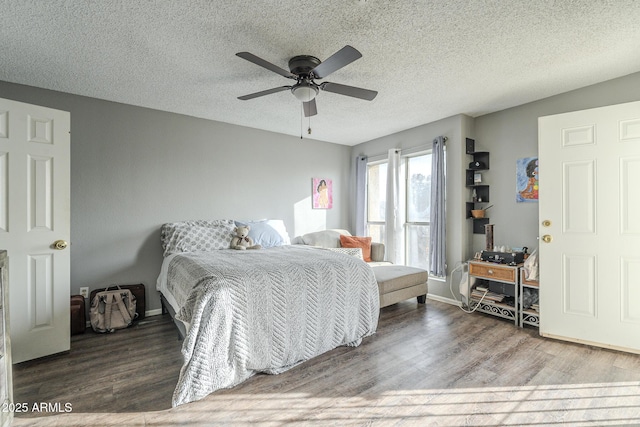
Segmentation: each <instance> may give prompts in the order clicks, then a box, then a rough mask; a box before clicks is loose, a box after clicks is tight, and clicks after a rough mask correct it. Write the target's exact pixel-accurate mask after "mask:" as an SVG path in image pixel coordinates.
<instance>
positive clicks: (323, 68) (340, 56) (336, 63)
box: [311, 45, 362, 79]
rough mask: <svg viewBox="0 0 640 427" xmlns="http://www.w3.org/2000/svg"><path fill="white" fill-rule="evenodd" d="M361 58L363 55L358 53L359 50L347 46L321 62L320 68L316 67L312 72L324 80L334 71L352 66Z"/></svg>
mask: <svg viewBox="0 0 640 427" xmlns="http://www.w3.org/2000/svg"><path fill="white" fill-rule="evenodd" d="M361 57H362V54H361V53H360V52H358V50H357V49H355V48H353V47H351V46H349V45H346V46H345V47H343V48H342V49H340V50H339V51H337V52H336V53H334V54H333V55H331V56H330V57H328V58H327V59H326V60H324V61H323V62H321V63H320V64H319V65H318V66H316V68H314V69H313V70H311V71H312V72H313V74H314V75H315V76H316V77H317V78H319V79H323V78H325V77H327V76H328V75H329V74H331V73H333V72H334V71H336V70H339V69H340V68H342V67H344V66H345V65H349V64H351V63H352V62H353V61H355V60H356V59H358V58H361Z"/></svg>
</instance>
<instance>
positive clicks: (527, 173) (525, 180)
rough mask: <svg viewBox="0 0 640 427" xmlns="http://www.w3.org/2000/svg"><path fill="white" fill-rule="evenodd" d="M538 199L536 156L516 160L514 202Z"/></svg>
mask: <svg viewBox="0 0 640 427" xmlns="http://www.w3.org/2000/svg"><path fill="white" fill-rule="evenodd" d="M537 201H538V158H537V157H525V158H522V159H518V160H517V161H516V202H518V203H520V202H537Z"/></svg>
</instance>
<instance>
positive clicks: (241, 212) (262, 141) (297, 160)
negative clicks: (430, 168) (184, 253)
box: [0, 73, 640, 310]
mask: <svg viewBox="0 0 640 427" xmlns="http://www.w3.org/2000/svg"><path fill="white" fill-rule="evenodd" d="M0 97H2V98H7V99H13V100H17V101H22V102H28V103H31V104H36V105H43V106H47V107H51V108H58V109H61V110H66V111H69V112H71V131H72V135H71V241H72V245H71V285H70V287H71V293H77V292H78V288H79V287H80V286H89V287H90V288H91V289H96V288H99V287H101V286H106V285H108V284H111V283H144V284H145V285H147V288H148V293H149V298H148V300H149V303H148V305H147V309H148V310H153V309H157V308H159V300H158V299H157V295H156V294H155V292H154V289H155V279H156V277H157V274H158V271H159V268H160V263H161V261H162V255H161V251H160V244H159V227H160V225H161V224H162V223H164V222H168V221H179V220H184V219H195V218H211V219H213V218H234V219H258V218H266V217H269V218H279V219H284V220H285V223H286V225H287V228H288V230H289V233H290V234H291V236H292V237H293V236H295V235H300V234H304V233H306V232H309V231H314V230H319V229H323V228H347V229H353V225H354V224H355V220H354V215H355V214H354V210H355V208H354V200H355V198H354V197H353V187H352V185H353V174H354V166H355V158H356V156H358V155H360V154H366V155H369V156H377V155H385V154H386V152H387V150H388V149H389V148H401V149H402V150H410V149H413V148H416V147H420V146H424V145H426V144H428V143H430V142H431V141H432V140H433V138H435V137H436V136H439V135H444V136H447V137H448V138H449V140H448V142H447V174H448V183H447V185H448V192H447V220H448V224H447V262H448V265H449V271H451V270H452V269H453V268H454V267H455V266H456V265H458V264H459V263H460V262H463V261H464V260H466V259H468V258H469V257H470V256H471V254H472V253H473V252H475V251H477V250H480V249H482V248H483V247H484V236H483V235H473V234H471V229H470V220H467V219H465V212H464V202H465V200H466V199H467V197H468V196H469V193H468V190H466V189H465V188H464V169H465V168H466V165H467V164H468V163H469V161H470V159H469V157H468V156H466V155H465V154H464V139H465V138H466V137H470V138H475V139H476V147H477V149H478V150H487V151H490V152H491V170H490V171H489V172H487V173H485V174H484V179H485V180H486V181H487V182H489V183H490V184H491V202H492V203H493V204H495V206H494V208H492V209H491V210H490V211H489V212H490V217H491V222H492V223H494V224H495V225H496V243H501V244H505V245H509V246H523V245H524V246H529V247H531V248H534V247H536V246H537V234H538V233H537V229H538V225H537V224H538V206H537V204H536V203H516V202H515V162H516V160H517V159H518V158H521V157H529V156H535V155H537V138H538V136H537V126H538V125H537V120H538V117H539V116H545V115H550V114H557V113H562V112H567V111H575V110H581V109H586V108H594V107H600V106H604V105H611V104H618V103H622V102H630V101H637V100H640V73H636V74H632V75H629V76H626V77H622V78H619V79H615V80H611V81H608V82H604V83H600V84H597V85H593V86H589V87H587V88H583V89H579V90H575V91H571V92H568V93H565V94H561V95H558V96H554V97H550V98H546V99H543V100H540V101H536V102H533V103H529V104H525V105H522V106H518V107H514V108H510V109H507V110H503V111H500V112H497V113H493V114H488V115H485V116H481V117H477V118H475V119H472V118H470V117H468V116H465V115H459V116H454V117H450V118H447V119H443V120H439V121H436V122H433V123H428V124H425V125H422V126H419V127H416V128H413V129H409V130H406V131H402V132H398V133H395V134H392V135H388V136H386V137H383V138H378V139H375V140H372V141H369V142H366V143H364V144H360V145H357V146H355V147H345V146H340V145H336V144H327V143H323V142H318V141H312V140H300V139H299V138H295V137H290V136H285V135H279V134H274V133H270V132H264V131H259V130H254V129H249V128H244V127H239V126H234V125H228V124H224V123H219V122H214V121H209V120H203V119H197V118H193V117H188V116H181V115H177V114H171V113H165V112H161V111H156V110H150V109H145V108H139V107H134V106H130V105H123V104H117V103H111V102H107V101H100V100H96V99H91V98H86V97H81V96H76V95H70V94H64V93H59V92H52V91H47V90H43V89H37V88H31V87H26V86H21V85H15V84H11V83H5V82H0ZM312 177H327V178H331V179H333V180H334V192H335V193H334V208H333V209H331V210H327V211H324V210H312V209H311V208H310V206H311V201H310V191H311V178H312ZM541 191H544V189H541ZM447 280H450V281H451V282H452V283H453V288H454V297H455V298H456V299H459V295H458V293H457V284H458V281H459V276H454V277H453V279H452V278H451V277H448V278H447ZM429 286H430V287H429V292H430V294H432V296H434V297H436V298H442V299H448V298H452V294H451V292H450V291H449V283H447V282H442V281H434V280H430V284H429Z"/></svg>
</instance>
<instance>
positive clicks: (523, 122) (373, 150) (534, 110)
mask: <svg viewBox="0 0 640 427" xmlns="http://www.w3.org/2000/svg"><path fill="white" fill-rule="evenodd" d="M638 100H640V73H635V74H631V75H628V76H625V77H621V78H618V79H614V80H610V81H607V82H603V83H599V84H596V85H593V86H588V87H585V88H582V89H578V90H574V91H571V92H567V93H564V94H560V95H557V96H553V97H550V98H545V99H542V100H540V101H536V102H532V103H528V104H524V105H521V106H518V107H513V108H509V109H506V110H502V111H499V112H496V113H493V114H487V115H484V116H480V117H476V118H475V119H473V118H470V117H468V116H456V117H451V118H448V119H444V120H440V121H437V122H433V123H429V124H426V125H422V126H419V127H416V128H414V129H409V130H407V131H403V132H399V133H396V134H393V135H389V136H386V137H384V138H379V139H376V140H373V141H369V142H366V143H363V144H360V145H357V146H355V147H353V150H352V152H351V156H352V161H351V165H355V157H356V156H358V155H360V154H366V155H369V156H374V155H378V154H386V152H387V150H388V149H389V148H397V147H399V148H402V149H409V148H411V147H415V146H419V145H423V144H425V143H427V142H429V141H431V140H432V139H433V138H434V137H436V136H438V135H445V136H447V137H448V138H449V141H448V142H447V264H448V270H447V271H448V272H449V275H448V277H447V281H448V282H450V283H452V284H453V285H452V287H453V297H454V298H455V299H456V300H460V297H459V293H458V292H457V289H458V284H459V281H460V278H461V275H460V272H459V271H457V272H456V274H455V275H453V277H451V271H452V270H453V269H454V268H455V267H456V266H457V265H458V264H459V263H460V262H462V261H464V260H466V259H468V258H470V257H471V256H472V254H473V253H474V252H476V251H479V250H482V249H484V246H485V238H484V234H472V232H471V228H470V224H471V220H468V219H465V212H464V203H465V201H466V200H468V198H469V197H470V192H469V190H467V189H466V188H464V170H465V169H466V168H467V166H468V164H469V162H470V161H471V158H470V157H469V156H466V155H465V154H464V145H463V144H464V139H465V137H469V138H474V139H475V140H476V151H489V152H490V167H491V169H490V170H489V171H487V172H484V173H483V180H484V181H485V182H487V183H489V184H490V185H491V188H490V199H491V204H493V205H494V207H492V208H491V209H490V210H489V211H488V213H489V217H490V220H491V221H490V222H491V223H492V224H495V243H496V244H500V245H503V244H504V245H505V246H506V245H508V246H510V247H521V246H528V247H529V248H531V249H533V248H536V247H537V246H538V240H537V236H538V204H537V203H516V198H515V193H516V184H515V175H516V160H517V159H519V158H523V157H533V156H537V154H538V117H541V116H547V115H552V114H559V113H564V112H569V111H576V110H583V109H587V108H595V107H602V106H605V105H612V104H620V103H624V102H631V101H638ZM540 191H541V192H544V188H541V189H540ZM354 211H355V207H354V204H353V202H352V208H351V211H350V212H351V213H350V219H351V224H352V225H353V224H355V213H354ZM449 286H450V284H449V283H443V282H439V281H434V280H430V281H429V294H430V296H431V297H435V298H439V299H450V298H452V292H451V291H450V288H449Z"/></svg>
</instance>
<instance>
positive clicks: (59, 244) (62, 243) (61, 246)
mask: <svg viewBox="0 0 640 427" xmlns="http://www.w3.org/2000/svg"><path fill="white" fill-rule="evenodd" d="M67 246H69V244H68V243H67V242H66V241H64V240H56V241H55V242H53V248H54V249H57V250H59V251H61V250H63V249H67Z"/></svg>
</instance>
